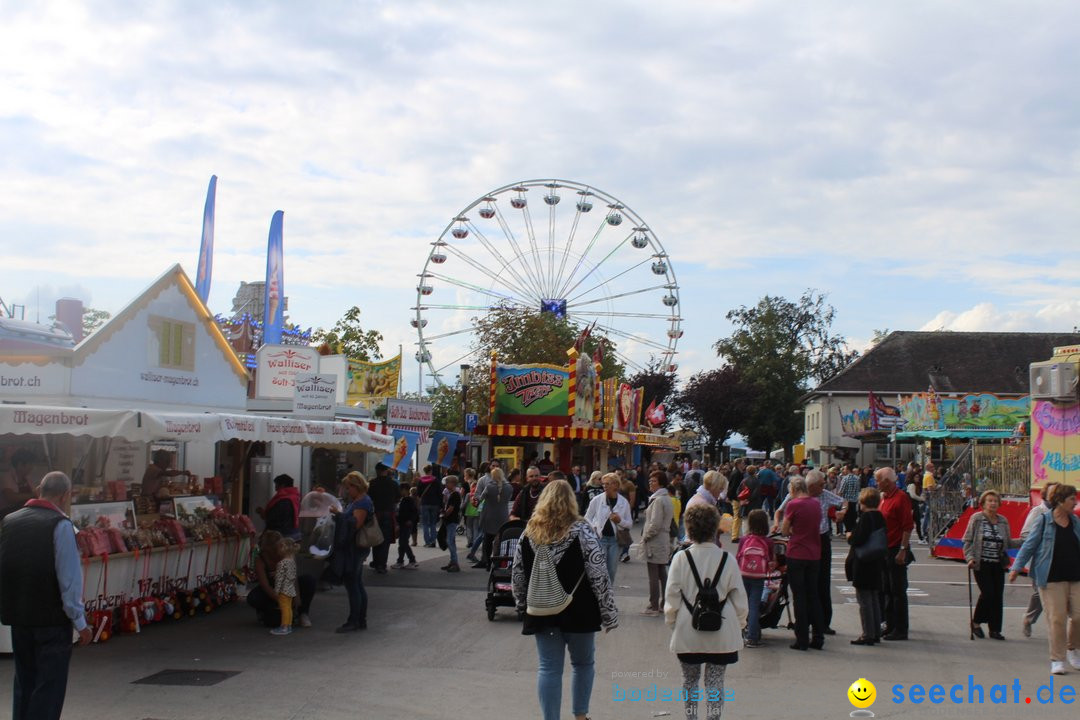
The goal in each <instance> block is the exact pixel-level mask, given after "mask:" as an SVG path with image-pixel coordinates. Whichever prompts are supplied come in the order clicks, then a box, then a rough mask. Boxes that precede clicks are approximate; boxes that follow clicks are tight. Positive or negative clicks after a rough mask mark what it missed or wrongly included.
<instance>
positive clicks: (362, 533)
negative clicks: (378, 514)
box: [353, 512, 385, 549]
mask: <svg viewBox="0 0 1080 720" xmlns="http://www.w3.org/2000/svg"><path fill="white" fill-rule="evenodd" d="M384 540H385V538H384V537H383V533H382V528H380V527H379V523H378V522H376V520H375V513H371V512H369V513H368V514H367V517H366V518H365V519H364V524H363V525H362V526H360V527H358V528H356V533H355V534H354V535H353V541H354V542H355V543H356V547H358V548H362V549H367V548H373V547H377V546H379V545H382V544H383V541H384Z"/></svg>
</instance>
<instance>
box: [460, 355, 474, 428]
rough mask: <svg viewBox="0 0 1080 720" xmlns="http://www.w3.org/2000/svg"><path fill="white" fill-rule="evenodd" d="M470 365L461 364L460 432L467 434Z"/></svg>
mask: <svg viewBox="0 0 1080 720" xmlns="http://www.w3.org/2000/svg"><path fill="white" fill-rule="evenodd" d="M471 369H472V368H471V366H469V365H462V366H461V432H462V433H464V434H466V435H468V434H469V424H468V417H467V416H468V414H469V370H471Z"/></svg>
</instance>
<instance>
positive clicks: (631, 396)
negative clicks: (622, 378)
mask: <svg viewBox="0 0 1080 720" xmlns="http://www.w3.org/2000/svg"><path fill="white" fill-rule="evenodd" d="M644 395H645V389H644V388H632V387H630V386H629V385H627V384H626V383H621V384H620V385H619V389H618V391H617V392H616V398H615V430H618V431H620V432H637V429H638V426H639V425H640V424H641V411H642V409H643V408H642V407H641V401H642V399H643V397H644Z"/></svg>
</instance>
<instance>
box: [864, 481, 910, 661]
mask: <svg viewBox="0 0 1080 720" xmlns="http://www.w3.org/2000/svg"><path fill="white" fill-rule="evenodd" d="M874 479H875V480H876V481H877V487H878V490H880V491H881V515H882V516H883V517H884V518H885V536H886V542H887V543H888V545H889V553H888V555H887V556H886V558H885V592H884V596H885V634H884V635H883V636H882V638H883V639H885V640H907V639H908V600H907V587H908V580H907V566H908V563H909V557H910V555H911V531H912V530H914V529H915V520H914V517H913V516H912V514H911V497H910V496H909V495H908V494H907V493H906V492H904V491H903V490H901V489H900V488H899V487H897V485H896V471H894V470H893V469H892V468H890V467H883V468H879V469H878V470H877V471H876V472H875V473H874Z"/></svg>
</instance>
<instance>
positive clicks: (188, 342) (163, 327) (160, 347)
mask: <svg viewBox="0 0 1080 720" xmlns="http://www.w3.org/2000/svg"><path fill="white" fill-rule="evenodd" d="M150 329H151V330H152V331H153V332H152V333H151V334H150V362H151V363H156V364H157V366H158V367H161V368H168V369H171V370H186V371H188V372H194V371H195V325H194V324H193V323H189V322H181V321H179V320H170V319H169V318H164V317H160V316H158V315H151V316H150Z"/></svg>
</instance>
